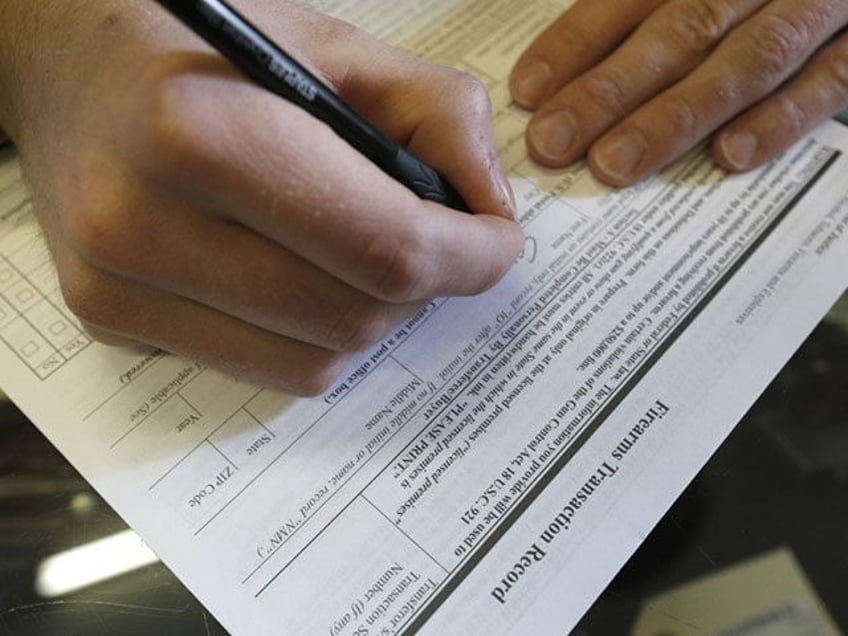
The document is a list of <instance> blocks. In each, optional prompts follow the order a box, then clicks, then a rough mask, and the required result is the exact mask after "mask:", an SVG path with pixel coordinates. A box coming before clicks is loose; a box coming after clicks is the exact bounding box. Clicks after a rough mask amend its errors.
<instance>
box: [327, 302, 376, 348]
mask: <svg viewBox="0 0 848 636" xmlns="http://www.w3.org/2000/svg"><path fill="white" fill-rule="evenodd" d="M389 326H390V323H389V321H388V319H387V315H386V311H385V309H382V308H380V307H378V306H376V303H375V304H374V305H369V306H364V307H363V306H353V305H351V306H349V307H348V308H347V309H346V310H344V311H341V312H340V313H339V314H338V316H337V318H336V320H335V321H334V323H333V324H332V325H331V327H330V330H329V334H328V341H329V342H330V343H332V346H333V347H334V349H336V350H338V351H339V352H342V353H356V352H359V351H363V350H365V349H367V348H369V347H371V346H372V345H374V344H376V343H377V342H378V341H379V340H380V339H381V338H382V337H383V336H384V335H385V334H386V331H387V330H388V329H389Z"/></svg>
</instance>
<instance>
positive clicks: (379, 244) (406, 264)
mask: <svg viewBox="0 0 848 636" xmlns="http://www.w3.org/2000/svg"><path fill="white" fill-rule="evenodd" d="M425 245H426V242H425V240H424V239H423V235H422V234H421V233H419V232H416V231H415V229H414V228H411V229H409V230H407V231H406V232H405V234H404V235H403V236H394V237H388V236H382V235H379V236H377V237H375V238H374V240H373V241H372V242H371V244H370V246H369V248H368V249H367V250H366V252H365V255H364V256H363V258H364V260H365V267H366V271H369V272H373V275H372V280H373V281H374V292H375V293H376V295H377V297H378V298H381V299H383V300H386V301H389V302H405V301H410V300H417V299H419V298H421V297H422V293H421V292H422V290H423V289H425V282H426V280H427V270H428V265H427V263H428V259H427V257H426V248H425Z"/></svg>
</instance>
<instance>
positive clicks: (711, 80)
mask: <svg viewBox="0 0 848 636" xmlns="http://www.w3.org/2000/svg"><path fill="white" fill-rule="evenodd" d="M846 19H848V4H846V3H831V2H827V1H826V0H819V1H816V2H810V1H809V0H773V1H772V2H771V3H769V4H768V5H767V6H766V7H765V8H764V9H763V10H761V11H760V12H759V13H757V14H756V15H754V16H753V17H751V18H750V19H749V20H747V21H746V22H745V23H744V24H742V25H741V26H739V27H738V28H737V29H735V30H734V31H733V32H732V33H730V34H729V35H728V36H727V38H725V40H724V41H723V42H722V43H721V44H720V45H719V46H718V47H717V48H716V50H715V51H714V52H713V54H712V55H710V57H709V58H708V59H707V60H706V61H705V62H704V63H703V64H702V65H700V66H699V67H698V68H697V69H695V70H694V71H693V72H692V73H691V74H690V75H689V76H687V77H686V78H685V79H683V80H681V81H680V82H679V83H677V84H676V85H674V86H673V87H671V88H670V89H668V90H667V91H665V92H664V93H662V94H661V95H660V96H658V97H657V98H655V99H653V100H651V101H650V102H648V103H647V104H646V105H645V106H643V107H642V108H640V109H639V110H637V111H636V112H635V113H634V114H633V115H632V116H630V117H628V118H626V119H625V120H624V121H623V122H622V123H620V124H618V125H617V126H616V127H615V128H613V129H612V130H611V131H610V132H609V133H607V134H606V135H605V136H604V137H603V138H602V139H601V140H600V141H599V142H597V143H596V144H595V145H594V146H593V147H592V149H591V151H590V154H589V163H590V166H591V168H592V170H593V172H594V173H595V174H596V176H598V178H599V179H601V180H602V181H605V182H607V183H609V184H611V185H627V184H629V183H633V182H635V181H638V180H639V179H641V178H643V177H644V176H646V175H648V174H650V173H652V172H654V171H656V170H658V169H660V168H661V167H663V166H665V165H667V164H669V163H670V162H671V161H673V160H674V159H676V158H678V157H680V156H681V155H683V154H684V153H685V152H687V151H688V150H689V149H690V148H692V147H693V146H695V145H696V144H698V143H699V142H700V141H701V140H703V139H704V138H706V137H707V136H708V135H710V134H711V133H712V132H714V131H715V130H716V129H717V128H718V127H719V126H721V125H722V124H724V123H725V122H727V121H728V120H729V119H731V118H732V117H733V116H734V115H736V114H737V113H739V112H741V111H743V110H745V109H747V108H748V107H750V106H751V105H752V104H754V103H756V102H757V101H759V100H761V99H762V98H763V97H764V96H766V95H767V94H768V93H770V92H771V91H773V90H774V89H775V88H777V87H778V86H780V84H782V83H783V82H784V81H785V80H786V79H787V78H788V77H789V76H790V75H791V74H792V73H794V72H795V71H796V70H797V69H798V68H800V66H801V65H802V64H803V63H804V62H805V61H806V60H807V59H808V58H809V57H810V56H811V55H812V54H813V52H814V51H815V50H816V48H817V47H818V46H819V45H820V43H821V42H824V41H826V40H827V39H828V38H829V37H830V36H831V35H833V33H834V31H835V30H837V29H838V25H840V24H845V21H846Z"/></svg>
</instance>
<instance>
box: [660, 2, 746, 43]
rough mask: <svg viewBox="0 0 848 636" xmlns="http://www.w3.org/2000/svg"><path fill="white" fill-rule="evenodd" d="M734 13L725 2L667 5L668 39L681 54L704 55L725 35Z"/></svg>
mask: <svg viewBox="0 0 848 636" xmlns="http://www.w3.org/2000/svg"><path fill="white" fill-rule="evenodd" d="M734 20H735V11H734V10H733V8H732V6H731V5H730V4H729V3H728V2H726V1H725V0H689V1H688V2H683V3H679V4H675V3H671V4H669V5H668V13H667V15H666V23H665V24H666V28H667V29H668V33H667V37H670V38H671V40H672V41H674V42H676V43H677V44H678V45H679V46H681V48H683V49H684V50H688V51H690V52H692V53H695V54H704V53H706V52H708V51H709V50H711V49H712V48H713V47H714V46H715V45H716V43H717V42H718V41H719V40H720V39H721V38H722V37H723V36H724V34H725V33H727V31H728V29H729V28H730V26H731V25H732V24H733V22H734Z"/></svg>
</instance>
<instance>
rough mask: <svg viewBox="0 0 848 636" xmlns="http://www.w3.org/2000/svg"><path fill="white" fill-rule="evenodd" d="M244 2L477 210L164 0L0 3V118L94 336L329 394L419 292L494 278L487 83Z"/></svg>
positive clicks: (70, 291)
mask: <svg viewBox="0 0 848 636" xmlns="http://www.w3.org/2000/svg"><path fill="white" fill-rule="evenodd" d="M71 5H72V6H71ZM240 9H241V10H243V11H244V13H245V14H247V15H248V16H249V17H250V19H251V20H252V21H253V22H254V23H256V24H261V25H262V27H263V30H266V31H267V32H268V34H269V36H270V37H271V38H273V39H274V40H275V41H277V42H279V43H281V44H282V45H283V46H284V47H285V49H286V50H287V51H289V52H291V53H292V54H293V55H295V56H296V57H297V58H298V59H299V60H300V61H301V62H303V63H304V65H306V66H308V67H309V68H310V69H311V70H312V71H313V72H314V73H315V75H316V76H318V77H321V78H322V79H323V80H324V81H325V83H326V84H328V86H329V87H331V88H332V90H333V91H334V92H335V93H337V94H338V95H340V96H341V98H342V99H343V100H344V101H345V102H347V103H348V104H350V105H351V107H352V108H354V109H356V110H357V112H359V113H360V114H361V115H363V116H364V117H365V118H367V119H368V120H369V121H370V122H371V123H372V124H373V125H374V126H375V127H376V128H377V129H378V130H380V131H381V132H382V133H383V134H385V135H386V136H387V137H388V138H390V139H392V140H394V141H395V142H399V143H401V144H402V145H403V146H404V147H405V148H406V149H408V150H409V151H410V152H411V153H412V154H414V155H416V156H418V157H420V158H421V159H422V160H423V161H426V162H427V164H428V165H430V166H431V167H433V168H434V169H437V170H438V171H439V172H440V173H441V174H442V175H444V177H445V178H446V180H447V181H449V182H450V183H452V184H453V186H455V187H456V190H457V191H458V192H459V193H460V195H461V196H462V198H463V199H464V200H465V202H466V203H467V204H468V206H469V208H470V209H471V210H472V211H473V212H475V214H460V213H457V212H456V211H455V210H453V209H450V208H447V207H444V206H442V205H439V204H436V203H432V202H429V201H425V200H422V199H421V198H420V197H419V196H417V195H416V194H414V193H413V192H412V191H411V190H410V189H409V188H408V187H407V186H405V185H402V184H401V183H400V182H399V181H398V179H396V178H393V177H389V176H387V175H386V173H385V172H383V170H381V169H380V168H379V167H377V165H375V162H374V161H372V160H371V159H369V158H367V157H366V156H365V155H364V154H363V153H362V152H361V151H360V150H357V149H355V148H354V147H353V146H352V145H351V144H350V143H349V142H347V141H345V140H343V139H342V138H341V137H340V136H339V135H338V133H337V132H335V131H334V130H333V129H332V128H331V127H330V126H329V125H327V124H326V123H324V122H322V121H321V120H320V119H318V118H317V117H315V116H313V115H312V114H310V113H309V112H307V111H306V110H304V109H303V108H302V107H301V106H298V105H295V104H292V103H291V102H289V101H287V100H286V99H282V98H280V97H279V96H277V95H275V94H272V93H271V92H269V91H268V90H266V89H265V88H262V87H260V86H258V85H257V84H256V83H255V81H253V80H251V79H247V78H246V77H245V76H244V75H243V74H242V72H241V71H239V70H237V69H235V68H234V67H233V66H232V65H231V64H230V63H229V62H228V61H227V60H226V59H225V58H224V57H222V56H221V55H220V54H219V53H218V52H217V51H215V50H214V49H211V48H210V47H209V46H208V45H206V44H205V43H204V42H203V40H201V39H200V38H198V37H197V36H196V35H195V34H194V33H192V32H191V31H190V30H188V29H187V28H185V26H184V25H182V24H180V22H178V21H177V20H175V19H174V18H173V16H171V15H169V14H168V13H166V12H164V11H161V10H160V9H159V8H158V7H156V5H155V3H153V2H152V1H151V2H149V3H143V2H132V3H128V2H123V1H120V2H113V1H111V0H110V1H104V0H80V1H79V2H75V3H70V4H69V3H32V2H30V1H29V0H9V2H8V3H4V9H3V10H2V13H3V18H4V20H3V24H11V23H12V22H9V20H14V24H17V25H19V26H18V27H16V29H17V31H16V32H15V33H14V34H13V35H10V33H9V32H8V29H6V28H5V27H4V26H3V25H0V83H2V87H3V89H4V90H3V91H0V93H2V94H0V122H2V125H3V128H4V129H5V130H6V131H7V132H8V133H9V134H10V136H11V137H12V139H13V140H14V141H15V143H16V144H17V146H18V148H19V151H20V152H21V154H22V156H23V159H24V163H25V166H26V170H27V176H28V178H29V180H30V182H31V183H33V184H34V186H35V187H34V188H33V191H34V203H35V206H36V209H37V214H38V216H39V219H40V221H41V224H42V226H43V228H44V231H45V234H46V235H47V237H48V242H49V244H50V246H51V250H52V252H53V255H54V258H55V261H56V265H57V269H58V272H59V277H60V281H61V285H62V291H63V293H64V296H65V298H66V300H67V302H68V304H69V306H70V308H71V309H72V310H73V311H74V312H75V313H76V314H77V315H78V316H79V317H80V319H81V320H82V321H83V323H84V324H85V325H86V326H87V328H88V329H89V330H90V331H91V332H92V333H93V334H95V335H96V336H97V337H98V338H99V339H102V340H104V341H107V342H118V343H123V342H128V341H129V342H141V343H145V344H151V345H154V346H158V347H161V348H163V349H166V350H169V351H174V352H177V353H180V354H183V355H187V356H189V357H191V358H194V359H197V360H200V361H202V362H205V363H207V364H210V365H212V366H214V367H217V368H221V369H224V370H226V371H228V372H230V373H232V374H234V375H236V376H238V377H241V378H243V379H246V380H250V381H254V382H258V383H262V384H265V385H268V386H274V387H277V388H281V389H285V390H290V391H294V392H297V393H307V394H309V393H316V392H319V391H321V390H322V389H323V388H324V387H326V386H327V384H328V383H329V382H330V381H331V380H332V379H333V378H334V376H335V374H336V373H338V371H339V370H340V368H341V366H342V365H343V364H344V363H345V361H346V360H347V359H348V357H349V356H350V354H351V353H352V352H354V351H358V350H362V349H363V348H365V347H367V346H369V345H371V344H373V343H375V342H376V341H378V340H379V338H380V337H381V336H383V335H384V334H386V333H387V332H388V331H389V330H390V329H391V328H392V327H393V326H395V325H396V324H397V323H398V322H400V321H402V320H404V319H405V318H407V317H409V316H410V315H411V314H413V313H414V312H415V311H416V310H417V308H418V307H420V304H421V303H422V302H423V301H425V300H426V299H429V298H432V297H435V296H444V295H464V294H474V293H477V292H479V291H482V290H483V289H485V288H487V287H489V286H490V285H492V284H493V283H494V282H496V281H497V280H498V279H499V278H500V277H501V276H502V275H503V274H504V272H505V271H506V270H507V269H508V268H509V266H510V265H511V263H512V261H513V259H514V257H515V256H516V254H517V252H518V250H519V249H520V244H521V231H520V229H519V228H518V227H517V226H516V225H515V224H514V223H513V222H512V221H511V220H510V203H509V197H510V195H509V194H508V185H507V184H506V180H505V178H504V177H503V174H502V172H501V171H500V168H499V167H498V163H497V159H496V152H495V149H494V145H493V142H492V136H491V122H490V114H489V108H488V101H487V98H486V96H485V92H484V91H483V90H482V88H481V87H480V86H479V85H478V84H477V83H475V82H474V81H472V80H470V79H469V78H468V77H467V76H464V75H462V74H460V73H458V72H456V71H453V70H450V69H446V68H443V67H438V66H435V65H431V64H429V63H426V62H423V61H421V60H419V59H417V58H415V57H413V56H410V55H407V54H405V53H402V52H400V51H397V50H395V49H392V48H390V47H387V46H385V45H383V44H381V43H379V42H377V41H375V40H374V39H372V38H370V37H369V36H367V35H365V34H364V33H362V32H361V31H358V30H356V29H353V28H352V27H349V26H347V25H343V24H341V23H339V22H337V21H334V20H331V19H329V18H326V17H324V16H321V15H317V14H315V13H312V12H310V11H307V10H305V9H303V8H300V7H297V6H295V5H292V4H288V3H280V2H278V1H272V0H250V2H248V1H247V0H245V1H244V3H243V6H241V7H240ZM20 25H23V26H20ZM26 25H38V28H37V29H36V28H33V30H32V32H28V33H25V32H22V31H21V29H22V28H23V29H25V28H26ZM59 41H61V43H62V47H61V48H62V50H64V51H68V53H67V54H66V55H63V56H56V55H53V54H48V53H47V52H48V51H54V50H55V49H56V47H57V44H56V42H59ZM12 50H14V52H15V55H11V54H10V52H11V51H12ZM6 53H9V54H8V55H6ZM23 60H26V61H27V63H26V64H24V63H23ZM80 77H83V78H85V81H80V79H79V78H80ZM36 106H37V107H36Z"/></svg>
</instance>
